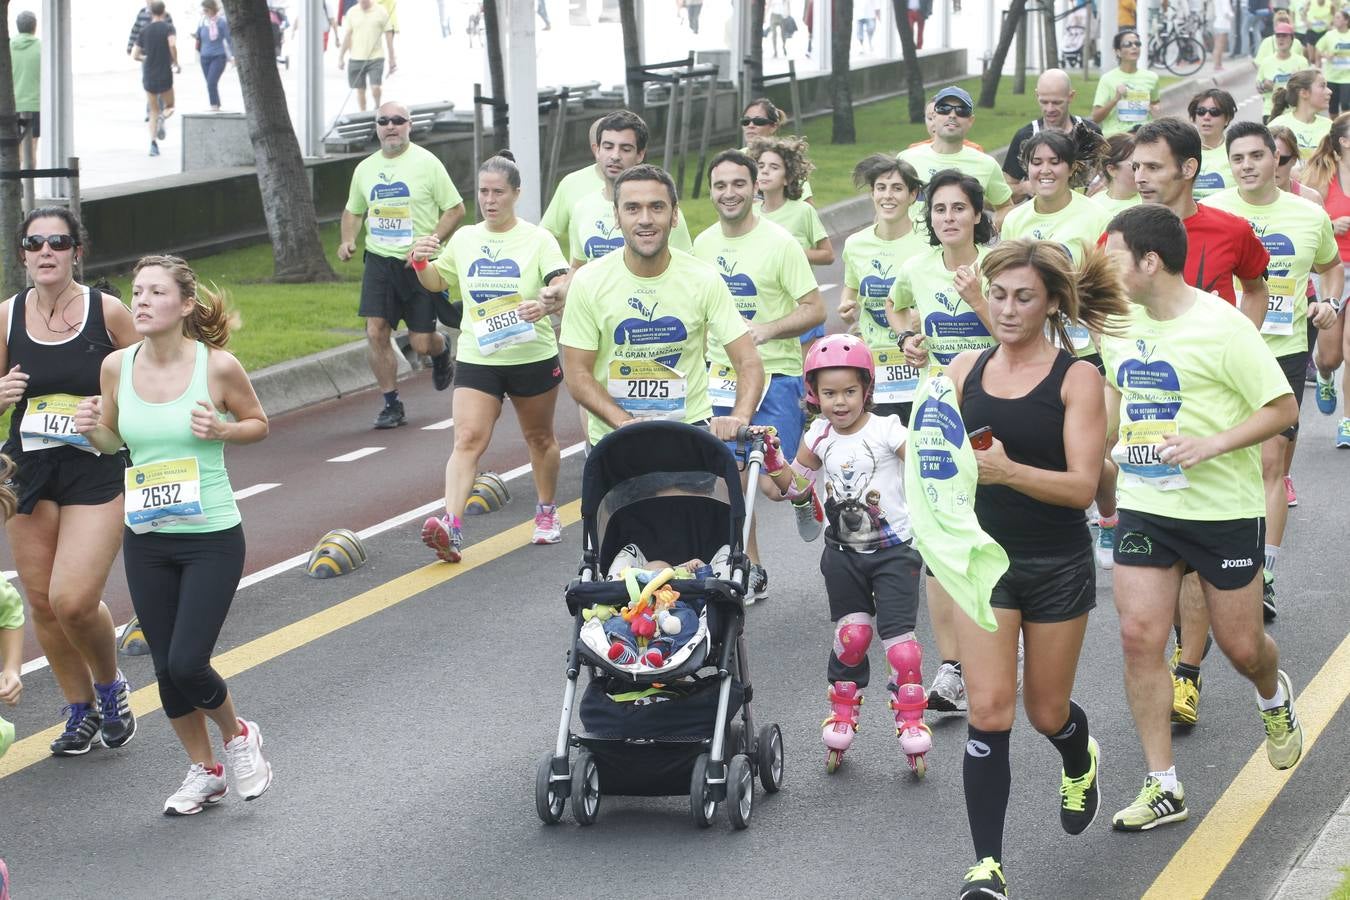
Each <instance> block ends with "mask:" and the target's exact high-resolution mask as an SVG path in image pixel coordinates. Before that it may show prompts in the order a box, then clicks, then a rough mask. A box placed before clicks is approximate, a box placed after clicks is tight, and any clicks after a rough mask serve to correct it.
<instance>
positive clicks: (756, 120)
mask: <svg viewBox="0 0 1350 900" xmlns="http://www.w3.org/2000/svg"><path fill="white" fill-rule="evenodd" d="M775 121H776V120H774V119H769V118H766V117H764V116H741V127H742V128H744V127H745V126H747V125H758V126H759V127H760V128H763V127H764V126H765V125H773V124H774V123H775Z"/></svg>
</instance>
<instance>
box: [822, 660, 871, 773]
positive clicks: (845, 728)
mask: <svg viewBox="0 0 1350 900" xmlns="http://www.w3.org/2000/svg"><path fill="white" fill-rule="evenodd" d="M829 696H830V706H831V707H832V708H833V712H831V713H830V717H829V718H828V719H826V720H825V723H824V725H823V727H822V728H821V732H820V739H821V740H822V741H824V742H825V746H826V747H828V748H829V751H828V752H827V753H826V754H825V771H826V772H829V773H830V774H831V775H833V774H834V773H835V772H837V771H839V767H840V766H841V765H843V763H844V751H845V750H847V749H848V748H849V746H850V745H851V744H852V743H853V735H854V732H856V731H857V730H858V707H859V706H861V705H862V701H863V698H862V691H860V690H858V685H857V684H856V683H855V682H852V681H836V682H834V683H832V684H831V685H830V694H829Z"/></svg>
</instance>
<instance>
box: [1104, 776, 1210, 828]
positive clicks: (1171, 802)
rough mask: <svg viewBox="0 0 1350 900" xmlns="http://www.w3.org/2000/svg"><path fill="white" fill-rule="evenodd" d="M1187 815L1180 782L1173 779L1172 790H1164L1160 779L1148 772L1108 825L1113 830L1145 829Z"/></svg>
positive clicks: (1178, 819)
mask: <svg viewBox="0 0 1350 900" xmlns="http://www.w3.org/2000/svg"><path fill="white" fill-rule="evenodd" d="M1190 815H1191V813H1190V810H1188V809H1186V792H1185V791H1184V790H1183V789H1182V787H1181V782H1179V781H1178V782H1177V789H1176V790H1175V791H1165V790H1163V786H1162V782H1160V781H1159V780H1158V779H1156V778H1154V777H1153V776H1152V775H1150V776H1148V777H1147V778H1145V779H1144V789H1143V790H1141V791H1140V792H1139V796H1138V797H1135V798H1134V802H1133V803H1131V804H1130V805H1129V806H1127V807H1125V808H1124V809H1122V810H1121V811H1120V812H1118V813H1116V814H1115V815H1114V816H1113V817H1112V818H1111V827H1112V828H1114V829H1115V830H1116V831H1148V830H1149V829H1151V828H1157V827H1158V826H1159V825H1166V824H1167V823H1168V822H1181V821H1184V820H1186V819H1188V818H1190Z"/></svg>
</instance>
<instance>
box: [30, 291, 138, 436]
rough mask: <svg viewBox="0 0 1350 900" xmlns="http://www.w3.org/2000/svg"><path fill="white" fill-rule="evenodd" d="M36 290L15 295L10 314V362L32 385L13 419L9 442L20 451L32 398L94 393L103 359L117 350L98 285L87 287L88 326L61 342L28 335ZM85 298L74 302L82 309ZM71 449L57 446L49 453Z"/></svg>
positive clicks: (96, 389)
mask: <svg viewBox="0 0 1350 900" xmlns="http://www.w3.org/2000/svg"><path fill="white" fill-rule="evenodd" d="M31 290H32V288H26V289H24V290H22V291H20V292H19V294H18V295H17V296H15V298H14V301H13V302H12V303H11V304H10V316H9V340H8V347H9V366H10V368H11V369H12V368H14V366H16V365H17V366H19V368H20V371H23V372H27V373H28V388H27V390H25V391H24V399H23V400H20V401H19V402H18V403H16V404H15V405H14V413H13V415H11V416H10V420H9V440H8V441H7V442H6V445H5V446H6V452H9V453H12V452H14V451H17V450H18V449H19V424H20V422H21V421H22V420H23V414H24V411H25V410H26V409H28V398H29V397H40V396H42V395H43V394H75V395H76V396H79V397H90V396H93V395H94V394H97V393H99V392H100V385H99V370H100V369H101V368H102V367H103V358H104V357H106V356H107V355H108V354H109V353H111V352H113V350H114V349H115V348H114V347H113V345H112V341H111V340H109V339H108V326H107V324H106V323H105V322H104V321H103V295H102V294H101V293H100V292H99V291H97V290H95V289H94V288H87V289H86V290H87V295H86V296H87V297H88V304H89V306H88V312H87V313H86V314H85V316H84V325H83V326H82V327H81V328H80V329H79V330H78V331H75V332H73V333H72V334H71V335H70V337H69V338H68V339H67V340H63V341H61V342H60V343H52V344H48V343H41V342H38V341H35V340H33V339H32V338H31V337H29V335H28V321H27V306H28V304H27V300H28V294H29V292H30V291H31ZM79 302H80V301H79V300H75V301H72V302H71V304H70V305H71V307H74V308H77V309H78V307H77V306H76V304H78V303H79ZM64 450H71V451H72V452H74V453H80V452H82V451H79V450H75V449H74V448H73V447H72V448H66V447H55V448H52V449H51V450H45V451H43V452H44V453H54V452H59V451H64Z"/></svg>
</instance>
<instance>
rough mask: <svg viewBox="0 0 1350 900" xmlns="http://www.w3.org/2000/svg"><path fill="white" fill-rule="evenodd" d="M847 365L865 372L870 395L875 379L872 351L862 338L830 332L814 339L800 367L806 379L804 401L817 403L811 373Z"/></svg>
mask: <svg viewBox="0 0 1350 900" xmlns="http://www.w3.org/2000/svg"><path fill="white" fill-rule="evenodd" d="M839 367H847V368H853V369H862V370H863V371H864V372H866V373H867V396H868V397H869V398H870V397H871V396H872V386H873V384H874V383H875V382H876V380H877V371H876V366H874V365H873V364H872V351H871V350H868V349H867V345H866V344H864V343H863V342H862V338H859V337H857V336H856V335H852V334H831V335H829V336H828V337H823V338H821V339H820V340H818V341H816V345H815V346H814V347H812V348H811V352H810V353H808V354H806V365H805V366H803V368H802V378H803V379H804V380H805V381H806V401H807V402H808V403H816V404H819V403H820V400H819V399H818V398H817V397H816V389H815V387H814V386H813V385H812V384H811V377H810V376H811V373H812V372H815V371H818V370H820V369H834V368H839Z"/></svg>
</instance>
